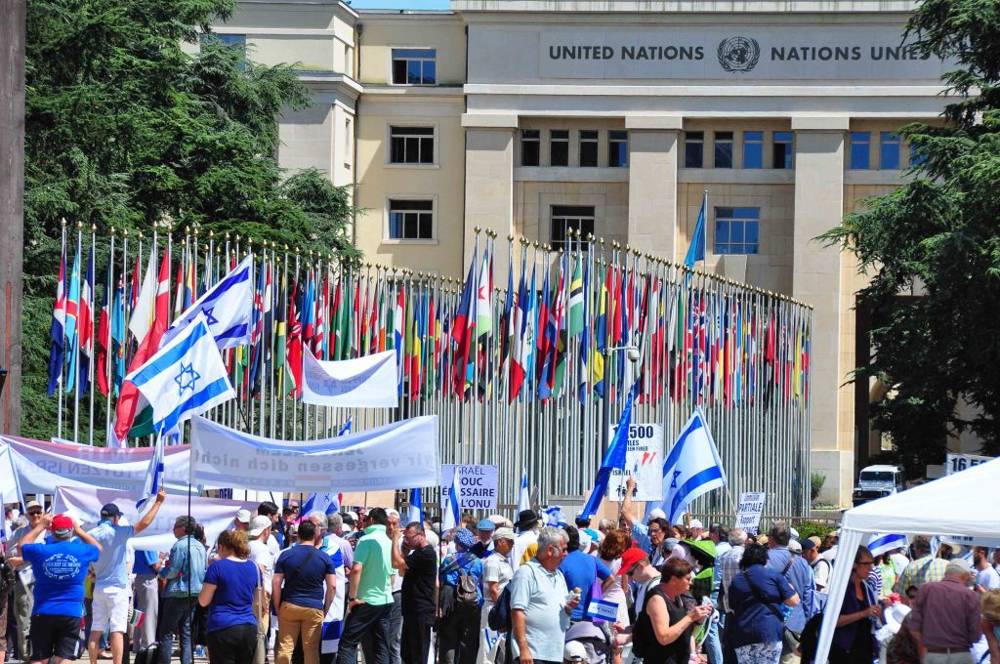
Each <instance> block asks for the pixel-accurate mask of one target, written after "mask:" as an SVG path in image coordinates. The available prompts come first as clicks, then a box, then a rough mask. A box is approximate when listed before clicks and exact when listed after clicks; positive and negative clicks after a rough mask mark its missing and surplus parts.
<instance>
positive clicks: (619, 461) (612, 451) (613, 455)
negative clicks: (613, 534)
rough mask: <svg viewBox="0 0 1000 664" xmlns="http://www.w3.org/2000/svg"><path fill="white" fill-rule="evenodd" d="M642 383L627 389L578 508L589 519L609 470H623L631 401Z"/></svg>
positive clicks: (596, 504) (639, 382) (602, 493)
mask: <svg viewBox="0 0 1000 664" xmlns="http://www.w3.org/2000/svg"><path fill="white" fill-rule="evenodd" d="M641 385H642V381H636V382H635V383H634V384H633V385H632V389H630V390H629V391H628V397H627V398H626V399H625V407H624V408H623V409H622V415H621V417H620V418H619V420H618V426H617V428H615V435H614V437H612V439H611V444H609V445H608V451H607V452H605V453H604V460H603V461H602V462H601V467H600V468H599V469H598V470H597V477H596V478H594V489H593V491H591V492H590V498H588V499H587V504H586V505H584V506H583V509H582V510H580V516H582V517H584V518H586V519H589V518H590V517H592V516H594V515H595V514H596V513H597V508H599V507H600V506H601V501H602V500H604V495H605V494H606V493H607V492H608V483H609V482H610V480H611V471H613V470H615V469H617V470H625V452H626V451H627V450H628V428H629V425H630V424H631V423H632V403H633V402H634V401H635V394H636V392H638V390H639V388H640V387H641Z"/></svg>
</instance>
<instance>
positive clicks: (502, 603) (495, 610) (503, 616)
mask: <svg viewBox="0 0 1000 664" xmlns="http://www.w3.org/2000/svg"><path fill="white" fill-rule="evenodd" d="M486 623H487V624H488V625H489V627H490V629H492V630H493V631H494V632H509V631H510V628H511V617H510V584H509V583H508V584H507V585H506V586H505V587H504V589H503V591H502V592H501V593H500V596H499V597H497V602H496V604H494V605H493V607H492V608H491V609H490V612H489V614H487V616H486Z"/></svg>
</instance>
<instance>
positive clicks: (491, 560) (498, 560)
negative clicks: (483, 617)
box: [483, 552, 514, 611]
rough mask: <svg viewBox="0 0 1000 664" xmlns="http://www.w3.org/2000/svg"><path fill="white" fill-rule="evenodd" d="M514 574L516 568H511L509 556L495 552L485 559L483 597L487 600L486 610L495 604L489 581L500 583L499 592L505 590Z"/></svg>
mask: <svg viewBox="0 0 1000 664" xmlns="http://www.w3.org/2000/svg"><path fill="white" fill-rule="evenodd" d="M513 576H514V570H513V568H511V566H510V562H508V561H507V556H503V555H501V554H499V553H496V552H494V553H491V554H490V555H489V557H488V558H486V560H484V561H483V597H484V598H485V602H486V606H485V607H484V609H483V610H484V611H489V610H490V608H491V607H492V606H493V600H492V599H491V596H490V589H489V583H492V582H494V581H495V582H496V583H497V584H498V585H499V588H498V589H497V590H498V591H499V592H503V589H504V588H505V587H506V586H507V584H508V583H509V582H510V580H511V578H512V577H513Z"/></svg>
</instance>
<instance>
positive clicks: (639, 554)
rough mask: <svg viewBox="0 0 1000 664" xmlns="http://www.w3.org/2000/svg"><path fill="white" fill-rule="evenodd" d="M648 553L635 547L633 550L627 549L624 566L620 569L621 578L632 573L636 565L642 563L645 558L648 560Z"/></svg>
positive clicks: (623, 556)
mask: <svg viewBox="0 0 1000 664" xmlns="http://www.w3.org/2000/svg"><path fill="white" fill-rule="evenodd" d="M648 557H649V556H647V555H646V552H645V551H643V550H642V549H640V548H639V547H636V546H633V547H631V548H628V549H625V552H624V553H623V554H622V566H621V567H619V568H618V574H619V576H625V575H626V574H628V573H629V572H631V571H632V568H633V567H635V565H636V563H638V562H639V561H641V560H642V559H643V558H648Z"/></svg>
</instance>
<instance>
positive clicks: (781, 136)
mask: <svg viewBox="0 0 1000 664" xmlns="http://www.w3.org/2000/svg"><path fill="white" fill-rule="evenodd" d="M792 154H793V152H792V132H790V131H776V132H774V146H773V148H772V154H771V156H772V157H773V158H774V161H773V162H772V163H773V164H774V166H773V167H774V168H783V169H790V168H792Z"/></svg>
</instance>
